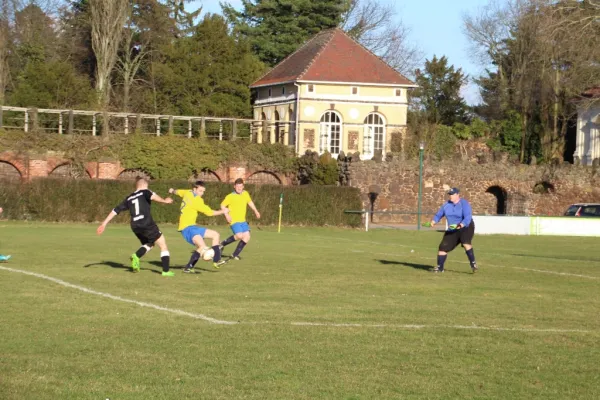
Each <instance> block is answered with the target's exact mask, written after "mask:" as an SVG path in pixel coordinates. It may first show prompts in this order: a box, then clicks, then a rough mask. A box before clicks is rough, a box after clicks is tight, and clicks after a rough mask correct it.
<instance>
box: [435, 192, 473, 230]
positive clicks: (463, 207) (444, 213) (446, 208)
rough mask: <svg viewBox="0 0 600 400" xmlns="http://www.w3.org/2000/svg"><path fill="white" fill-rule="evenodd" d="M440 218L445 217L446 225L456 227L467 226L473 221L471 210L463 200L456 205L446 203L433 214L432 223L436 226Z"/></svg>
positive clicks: (449, 202)
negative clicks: (459, 225)
mask: <svg viewBox="0 0 600 400" xmlns="http://www.w3.org/2000/svg"><path fill="white" fill-rule="evenodd" d="M442 217H446V220H447V221H448V225H458V224H460V223H462V224H463V225H464V226H469V225H470V224H471V221H472V220H473V209H472V208H471V205H470V204H469V202H468V201H467V200H465V199H460V200H459V201H458V203H456V204H454V203H453V202H451V201H447V202H446V203H444V205H443V206H442V207H441V208H440V209H439V211H438V212H437V213H436V214H435V216H434V217H433V221H434V222H435V223H436V224H437V223H438V222H440V220H441V219H442Z"/></svg>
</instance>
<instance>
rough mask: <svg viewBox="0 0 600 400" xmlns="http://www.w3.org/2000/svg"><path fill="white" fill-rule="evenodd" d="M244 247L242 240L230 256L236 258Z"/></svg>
mask: <svg viewBox="0 0 600 400" xmlns="http://www.w3.org/2000/svg"><path fill="white" fill-rule="evenodd" d="M245 245H246V242H244V241H243V240H240V242H239V243H238V245H237V247H236V248H235V251H234V252H233V254H232V255H231V256H232V257H237V256H239V255H240V253H241V252H242V250H244V246H245Z"/></svg>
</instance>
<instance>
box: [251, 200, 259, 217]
mask: <svg viewBox="0 0 600 400" xmlns="http://www.w3.org/2000/svg"><path fill="white" fill-rule="evenodd" d="M248 207H250V209H252V211H254V215H256V219H260V213H259V212H258V210H257V209H256V206H255V205H254V202H253V201H250V202H249V203H248Z"/></svg>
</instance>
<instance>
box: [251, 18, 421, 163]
mask: <svg viewBox="0 0 600 400" xmlns="http://www.w3.org/2000/svg"><path fill="white" fill-rule="evenodd" d="M414 87H416V85H415V84H414V83H413V82H411V81H410V80H408V79H407V78H406V77H404V76H402V75H401V74H400V73H398V72H397V71H396V70H394V69H393V68H391V67H390V66H389V65H387V64H386V63H385V62H384V61H383V60H381V59H380V58H379V57H377V56H376V55H374V54H373V53H371V52H370V51H369V50H367V49H366V48H364V47H363V46H362V45H360V44H359V43H357V42H356V41H354V40H353V39H351V38H350V37H348V36H347V35H346V33H345V32H344V31H342V30H341V29H338V28H336V29H329V30H325V31H322V32H320V33H319V34H317V35H316V36H315V37H313V38H312V39H311V40H309V41H308V42H306V43H305V44H304V45H303V46H302V47H300V48H299V49H298V50H297V51H296V52H294V53H293V54H291V55H290V56H288V57H287V58H286V59H284V60H283V61H282V62H281V63H279V64H277V65H276V66H275V67H274V68H273V69H272V70H271V71H269V72H268V73H267V74H265V75H264V76H263V77H261V78H260V79H259V80H257V81H256V82H254V83H253V84H252V85H251V86H250V88H251V89H252V92H253V98H254V100H253V107H254V119H255V120H261V121H263V122H262V123H261V127H260V128H259V129H258V130H257V132H256V135H257V141H258V142H259V143H265V142H270V143H275V142H280V143H283V144H286V145H290V146H294V147H295V149H296V153H297V154H303V153H304V152H305V151H306V150H313V151H317V152H319V153H320V154H322V153H324V152H326V151H328V152H329V153H331V154H332V155H333V156H334V157H336V156H337V155H338V154H339V153H340V152H341V151H343V152H344V153H346V154H348V153H354V152H356V151H358V152H360V154H361V158H362V159H371V158H372V157H373V156H374V155H375V154H376V153H377V152H378V151H381V152H382V154H385V153H387V152H389V151H390V149H391V140H392V135H400V134H402V133H403V132H404V130H405V129H406V112H407V107H408V103H407V91H408V90H409V89H410V88H414Z"/></svg>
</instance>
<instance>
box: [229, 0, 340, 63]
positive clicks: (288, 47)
mask: <svg viewBox="0 0 600 400" xmlns="http://www.w3.org/2000/svg"><path fill="white" fill-rule="evenodd" d="M242 4H243V10H242V11H237V10H235V9H234V8H233V7H232V6H231V5H230V4H228V3H221V6H222V7H223V14H224V15H225V16H226V17H227V19H228V20H229V22H230V23H231V24H232V25H233V27H234V28H235V29H236V31H237V32H239V33H240V34H241V35H242V36H244V37H247V38H248V39H249V40H250V43H251V45H252V48H253V50H254V52H255V54H257V55H258V57H259V58H260V60H261V61H263V62H264V63H266V64H267V65H270V66H273V65H275V64H277V63H278V62H280V61H281V60H283V59H284V58H285V57H287V56H288V55H289V54H291V53H293V52H294V51H295V50H296V49H297V48H298V46H300V45H301V44H302V43H304V42H305V41H306V40H308V39H309V38H310V37H312V36H314V35H315V34H317V33H319V32H320V31H321V30H323V29H328V28H334V27H336V26H338V25H339V24H340V22H341V21H342V16H343V15H344V13H345V12H346V11H347V10H348V7H349V2H348V0H319V1H314V0H242Z"/></svg>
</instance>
